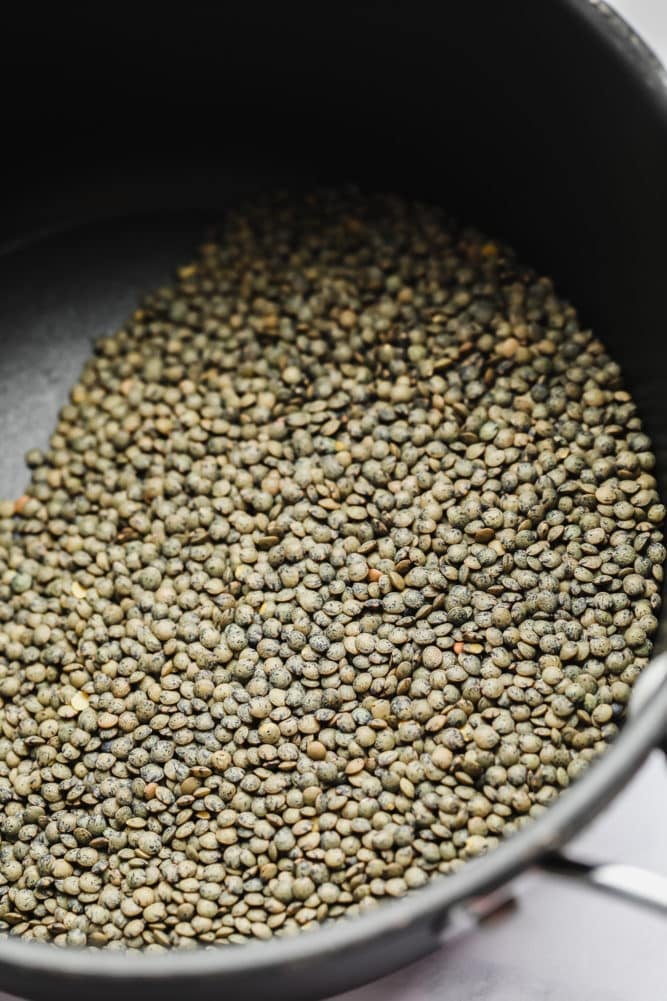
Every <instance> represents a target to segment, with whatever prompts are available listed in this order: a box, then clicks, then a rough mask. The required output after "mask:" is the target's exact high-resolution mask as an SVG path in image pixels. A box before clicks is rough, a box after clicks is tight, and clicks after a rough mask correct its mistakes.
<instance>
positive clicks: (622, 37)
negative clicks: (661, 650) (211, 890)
mask: <svg viewBox="0 0 667 1001" xmlns="http://www.w3.org/2000/svg"><path fill="white" fill-rule="evenodd" d="M561 2H562V3H563V6H565V7H568V8H570V9H571V11H572V12H573V13H574V14H575V15H576V16H578V17H579V18H580V19H581V20H582V21H585V22H587V23H588V24H589V25H590V26H591V28H592V29H593V30H594V31H595V33H596V34H597V35H598V36H600V37H601V38H602V39H603V40H604V41H605V43H606V45H607V47H608V48H610V49H613V50H614V51H615V53H616V54H617V57H618V59H619V62H620V63H621V64H622V66H624V68H625V69H626V70H627V71H628V72H629V73H631V74H632V75H633V76H634V77H635V79H637V78H639V81H640V83H641V85H642V87H643V89H644V91H645V92H646V98H647V99H648V100H652V101H656V102H658V103H659V104H660V105H661V107H662V109H664V113H665V114H667V71H666V70H665V68H664V67H663V65H662V63H661V62H660V60H659V59H658V57H657V56H656V55H655V53H654V52H653V51H652V50H651V49H650V48H649V46H648V45H646V43H645V42H644V41H643V40H642V39H641V38H640V37H639V36H638V35H637V34H636V32H635V31H634V30H633V29H632V28H631V27H630V25H628V23H627V22H626V21H625V20H624V19H623V18H622V17H621V15H620V14H618V13H617V12H616V11H615V10H613V9H611V8H610V7H608V6H607V4H606V3H604V2H603V0H561ZM666 124H667V120H666ZM662 656H663V657H665V658H667V654H663V655H662ZM655 659H657V658H655ZM655 659H654V661H652V662H651V663H654V662H655ZM649 666H650V665H649ZM666 733H667V679H666V680H665V681H664V682H663V684H662V685H661V686H660V687H659V689H658V690H657V692H656V693H655V694H654V696H653V698H652V700H651V702H650V704H649V705H648V706H646V707H645V708H644V709H642V711H641V712H640V713H639V714H638V715H637V716H635V717H633V718H631V719H629V720H628V721H627V723H626V724H625V725H624V726H623V729H622V730H621V732H620V734H619V735H618V737H617V738H616V740H615V741H614V743H613V745H612V746H611V747H610V748H609V750H608V751H605V753H604V754H603V755H602V756H601V757H600V758H599V759H598V760H596V761H595V762H594V763H593V764H592V765H591V766H590V768H589V769H588V770H587V771H586V773H585V774H584V775H583V776H582V777H581V778H580V779H577V781H576V782H575V783H574V785H573V786H571V787H570V788H568V789H567V790H566V791H565V792H563V793H562V794H561V795H559V797H558V799H557V801H556V802H555V803H554V804H553V805H552V806H550V807H549V808H548V809H547V810H546V811H545V813H544V814H543V815H542V816H541V817H539V818H538V819H536V820H534V821H533V822H532V823H530V824H529V825H528V826H527V827H526V828H524V829H522V830H521V831H519V832H517V833H516V834H515V835H513V836H512V837H511V838H509V839H508V840H507V841H505V842H503V843H501V844H500V845H498V846H497V847H496V848H494V850H493V851H492V853H491V854H490V855H488V856H484V857H480V858H478V859H475V860H473V861H471V862H468V863H466V865H465V866H464V867H463V868H462V869H461V870H460V871H458V872H456V873H453V874H452V875H449V876H446V877H442V878H436V879H435V880H434V881H433V882H431V883H429V884H427V885H426V886H424V887H423V888H420V889H419V890H417V891H414V892H412V893H410V894H408V895H407V896H406V897H404V898H402V899H400V900H394V901H391V902H386V903H382V904H381V905H380V906H379V907H378V908H377V909H376V910H373V911H371V912H369V913H368V914H364V915H361V916H359V917H355V918H352V919H348V920H345V919H341V920H339V921H337V922H334V923H332V924H331V925H324V926H321V927H319V928H316V929H313V930H310V931H305V932H302V933H300V934H297V935H295V936H294V937H285V938H280V939H273V940H271V941H268V942H250V943H247V944H244V945H227V946H224V947H222V946H220V947H217V948H214V949H210V950H206V949H197V950H193V951H192V952H180V951H178V950H176V949H174V950H171V951H169V952H167V953H161V954H159V955H158V954H141V953H124V952H111V951H105V950H99V949H92V948H90V947H83V948H80V949H79V948H73V947H70V948H63V947H62V946H56V945H52V944H44V943H36V942H27V941H25V940H22V939H19V938H12V937H9V936H8V937H6V938H2V939H0V969H2V968H4V969H5V970H8V969H12V970H13V971H14V973H16V974H17V975H20V974H21V973H22V971H25V974H26V976H35V975H39V974H47V975H48V976H49V977H51V978H52V979H53V982H54V986H55V982H56V981H57V980H59V979H61V978H62V979H68V978H72V977H74V978H77V979H78V980H79V981H80V982H81V983H83V982H84V981H87V980H90V981H91V982H94V981H95V980H98V979H100V978H105V979H108V980H112V981H116V982H118V983H119V984H121V985H122V983H124V982H129V981H131V982H133V983H134V984H135V985H137V986H140V985H141V983H142V982H145V983H158V982H173V981H174V980H175V979H179V978H184V979H185V978H188V979H189V978H194V979H197V980H199V981H201V980H203V979H220V980H224V979H225V978H229V977H231V978H234V977H237V976H238V975H239V974H247V973H250V972H251V971H252V974H253V976H261V975H262V974H263V973H264V974H270V973H272V972H275V971H276V970H277V969H279V968H280V967H285V966H291V967H299V966H300V965H302V964H303V965H305V964H307V963H308V962H309V961H312V960H313V959H316V958H318V957H321V958H324V957H326V956H328V957H330V958H335V957H336V956H340V961H341V963H344V962H345V954H346V952H347V953H349V952H350V951H351V950H359V949H360V948H362V947H363V946H364V945H365V944H367V943H369V942H371V941H373V940H377V939H379V938H380V937H382V936H389V935H391V934H392V933H398V932H400V931H402V930H406V929H407V928H408V927H410V926H413V925H417V924H430V925H431V928H432V933H433V936H434V939H435V938H436V936H437V934H438V932H439V931H440V930H441V928H442V926H443V924H444V923H445V922H446V918H447V915H448V913H449V912H450V911H451V910H452V909H453V908H456V907H457V906H460V905H463V904H465V902H466V901H469V900H470V899H472V898H475V897H477V896H480V895H483V894H486V893H488V892H491V891H493V890H494V889H496V888H497V887H499V886H501V885H502V884H503V883H506V882H507V881H508V880H510V879H512V878H513V877H514V876H516V875H517V874H518V873H519V872H520V871H522V870H524V869H526V868H528V867H529V866H531V865H533V864H535V863H536V862H538V861H539V860H540V859H541V858H543V857H544V856H545V855H547V854H548V853H549V852H551V851H554V850H555V849H557V848H559V847H560V846H561V845H563V844H564V843H565V842H567V841H568V840H569V839H570V838H571V837H572V836H573V835H574V834H575V833H577V832H578V831H579V830H580V829H581V828H583V827H584V826H585V825H586V824H587V823H589V822H590V821H591V820H592V819H593V818H594V817H595V816H596V814H598V813H599V812H600V810H601V809H602V808H603V807H604V806H605V805H606V804H607V803H608V802H609V801H610V800H611V799H612V798H613V797H614V796H615V795H616V794H617V793H618V792H620V790H621V789H622V788H623V786H624V785H625V784H626V783H627V781H628V780H629V779H630V778H631V777H632V775H633V774H634V773H635V771H636V770H637V769H638V768H639V766H640V765H641V764H642V762H643V761H644V759H645V758H646V757H647V755H648V754H649V752H650V751H651V750H652V749H653V748H654V747H655V746H656V745H657V744H658V743H659V742H660V741H661V740H662V739H663V738H664V736H665V734H666Z"/></svg>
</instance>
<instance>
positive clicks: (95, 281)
mask: <svg viewBox="0 0 667 1001" xmlns="http://www.w3.org/2000/svg"><path fill="white" fill-rule="evenodd" d="M72 7H73V8H74V10H72ZM61 8H62V5H50V6H49V8H48V9H47V10H40V11H39V12H38V14H37V15H35V16H34V17H35V19H34V22H31V21H29V20H28V17H27V16H22V15H16V14H14V15H13V19H12V20H11V21H10V22H9V23H7V22H5V24H4V26H3V27H4V33H3V41H4V43H5V44H4V48H5V54H4V57H3V66H2V73H3V75H4V77H5V80H4V87H3V98H4V99H3V102H2V107H1V109H0V125H1V127H2V134H3V139H4V143H3V146H4V156H3V163H4V167H3V172H4V175H5V176H4V180H5V184H4V185H3V193H2V195H1V196H0V199H1V201H0V250H2V256H1V258H0V275H1V279H0V280H1V281H2V285H3V291H2V295H1V296H0V338H1V340H0V416H1V417H2V422H3V423H2V426H3V450H2V460H1V462H0V477H1V482H2V488H1V492H2V493H3V494H4V495H7V494H9V493H10V491H11V490H14V489H16V490H20V487H21V485H22V484H21V473H20V472H19V470H20V468H21V459H20V457H21V455H22V453H23V451H24V450H25V449H26V448H27V447H28V446H30V445H34V444H35V443H38V444H39V442H40V439H41V440H42V441H43V440H44V439H45V437H46V434H47V433H48V428H49V427H50V426H52V425H53V423H54V420H55V415H56V412H57V408H58V405H59V403H60V402H61V401H63V400H64V399H65V394H66V390H67V386H68V384H70V383H71V382H72V381H73V380H74V379H75V377H76V374H77V371H78V369H79V366H80V364H81V361H82V360H83V358H84V357H85V355H86V353H87V351H88V350H89V341H90V339H91V338H92V337H93V336H94V335H97V334H99V333H101V332H104V331H105V330H109V329H113V328H114V326H118V325H119V324H120V323H121V322H122V320H123V317H124V315H126V314H127V313H128V312H129V311H130V309H131V308H132V306H133V304H134V302H135V300H136V296H137V295H138V294H139V292H140V291H141V290H147V289H150V288H151V287H152V286H153V285H155V283H156V282H158V281H160V280H162V279H163V278H166V277H167V276H168V274H169V271H170V269H171V268H172V267H173V266H174V265H175V264H177V263H180V262H182V261H184V260H187V259H188V256H189V254H190V252H191V249H192V248H193V247H194V245H195V243H196V242H197V240H199V239H200V238H201V237H202V236H204V235H205V228H206V223H209V222H216V221H218V220H219V219H221V218H222V217H223V216H224V208H225V206H226V205H227V204H229V203H230V202H232V201H236V200H237V199H238V198H239V196H240V195H242V194H247V193H249V192H252V191H253V190H255V189H258V188H266V187H274V186H276V185H277V184H279V185H282V186H288V187H289V186H296V187H303V186H309V185H312V184H314V183H341V182H355V183H358V184H360V185H361V186H362V187H368V188H375V189H378V188H379V189H384V190H394V191H399V192H404V193H406V194H409V195H412V196H418V197H421V198H425V199H430V200H433V201H437V202H441V203H443V204H445V205H446V206H447V207H448V208H449V209H451V210H452V211H453V212H454V213H456V214H457V215H458V216H459V217H460V218H462V219H465V220H466V221H469V222H471V223H474V224H477V225H479V226H481V227H482V228H484V229H485V230H486V231H487V232H490V233H492V234H493V235H497V236H500V237H504V238H506V239H508V240H509V241H511V242H512V243H513V244H514V245H515V246H517V247H518V248H519V249H520V251H521V252H522V254H523V256H524V259H525V260H526V261H528V262H530V263H531V264H535V265H536V266H538V267H539V268H541V269H543V270H544V271H545V272H546V273H550V274H553V275H555V276H556V278H557V280H558V284H559V288H560V289H561V290H562V291H564V292H565V293H567V294H568V295H569V296H570V297H571V299H572V300H573V301H574V302H575V303H576V304H577V306H578V307H579V308H580V311H581V313H582V315H583V317H584V318H585V319H586V320H587V321H588V322H590V323H591V324H593V325H594V326H595V329H596V332H597V333H598V334H599V335H600V336H602V337H603V338H604V339H605V341H606V342H607V343H608V344H609V345H610V347H611V348H612V350H613V353H614V354H615V356H616V358H617V359H618V360H619V361H620V362H621V364H622V367H623V370H624V372H625V375H626V377H627V383H628V385H629V387H630V389H631V391H632V392H633V393H634V396H635V398H636V399H637V401H638V402H639V404H640V408H641V413H642V416H643V418H644V421H645V425H646V428H647V430H648V431H649V433H650V434H651V435H652V438H653V442H654V445H655V447H656V451H657V455H658V475H659V478H660V484H661V489H662V496H663V498H664V497H665V496H667V451H666V450H667V393H665V392H664V390H663V385H662V372H663V371H664V370H665V360H666V355H667V348H666V340H665V331H666V330H667V298H666V297H665V291H664V273H665V264H666V263H667V247H666V246H665V240H666V237H665V234H667V183H666V181H665V178H667V87H666V83H665V76H664V73H663V70H662V68H661V67H660V65H659V64H658V62H657V61H656V59H655V58H654V56H653V55H652V54H651V53H650V52H649V51H648V50H647V49H646V47H645V46H644V45H643V44H642V42H641V41H640V40H639V39H638V38H637V37H636V36H635V35H634V34H633V33H632V32H631V31H630V30H629V29H628V27H627V26H626V25H625V24H624V23H623V22H622V21H621V20H620V19H619V18H618V17H617V16H616V15H615V14H613V13H612V12H610V11H609V10H608V9H607V8H606V7H605V6H604V5H603V4H601V3H595V4H593V3H589V2H586V0H542V2H541V3H535V2H532V3H531V2H528V0H525V2H521V0H506V2H505V3H502V4H501V3H498V2H497V0H466V3H463V4H455V5H450V4H446V3H440V4H438V5H436V6H434V7H433V8H431V7H430V6H429V7H426V6H422V5H421V4H420V3H415V2H411V3H406V2H394V3H391V4H387V3H384V4H378V5H377V6H376V5H374V4H369V3H363V2H357V3H354V4H352V3H346V2H338V3H337V4H336V5H335V6H334V5H329V4H310V5H301V4H295V3H292V4H262V3H253V2H248V3H246V4H245V5H241V7H240V8H239V9H233V10H228V9H227V5H225V4H224V3H212V4H202V3H190V4H188V5H187V6H186V7H185V8H184V9H183V10H178V12H172V11H171V10H170V9H167V8H166V5H159V6H158V5H155V6H154V7H153V5H143V6H138V5H135V6H134V7H132V8H128V9H127V10H126V11H123V9H122V8H121V7H119V5H114V6H113V8H110V9H109V11H108V12H107V10H106V9H103V8H98V7H97V5H86V6H84V5H71V7H70V9H69V13H68V12H65V13H63V12H62V9H61ZM151 8H152V9H151ZM31 15H32V11H31ZM665 635H666V632H665V628H664V620H663V625H662V626H661V632H660V635H659V637H658V642H657V645H656V660H655V661H654V662H653V664H652V665H651V666H650V667H649V669H647V671H646V672H644V675H643V676H642V682H641V683H640V685H639V686H638V688H637V690H636V697H635V698H634V702H633V706H632V708H633V709H634V710H635V711H634V712H631V714H630V718H629V720H628V722H627V724H626V725H625V726H624V728H623V730H622V732H621V734H620V736H619V737H618V739H617V740H616V741H615V743H614V745H613V746H612V747H611V748H610V750H609V751H608V752H607V753H606V754H605V755H604V756H603V757H602V758H601V759H600V760H599V762H598V763H597V764H595V765H593V766H592V767H591V768H590V770H589V771H588V773H587V774H586V775H584V777H583V778H582V779H581V780H579V781H578V782H577V783H575V785H574V786H573V787H572V788H571V789H569V790H568V791H566V792H565V793H564V794H563V795H562V796H561V797H560V798H559V800H558V801H557V802H556V803H555V805H554V806H553V807H550V809H549V810H548V811H547V812H546V814H545V815H544V816H543V817H541V818H540V819H539V820H538V821H536V822H535V823H533V824H532V825H530V826H529V827H527V828H526V829H525V830H523V831H521V832H520V833H519V834H517V835H515V836H514V837H512V838H511V839H509V840H508V841H507V842H506V843H504V844H502V845H501V846H500V847H499V848H497V849H496V850H495V851H494V852H493V853H491V854H490V855H488V856H487V857H485V858H482V859H479V860H476V861H474V862H471V863H469V864H468V865H466V866H465V867H464V869H463V870H462V871H460V872H459V873H457V874H455V875H452V876H449V877H447V878H443V879H440V880H437V881H435V882H433V883H431V884H430V885H428V886H427V887H425V888H424V889H421V890H419V891H417V892H415V893H413V894H411V895H409V896H408V897H407V898H405V899H403V900H400V901H396V902H392V903H390V904H386V905H383V906H381V907H379V908H378V909H377V910H376V912H375V913H373V914H368V915H367V916H364V917H362V918H358V919H355V920H350V921H347V922H340V923H338V924H334V925H332V926H329V927H323V928H322V929H320V930H317V931H314V932H308V933H304V934H303V935H301V936H299V937H295V938H291V939H283V940H279V941H272V942H268V943H256V944H250V945H247V946H241V947H225V948H221V949H219V950H211V951H198V952H196V953H187V954H184V953H180V954H179V953H172V954H168V955H164V956H163V955H160V956H157V955H146V956H124V955H121V954H115V953H113V952H99V951H93V950H86V949H83V950H75V949H59V948H56V947H51V946H43V945H42V946H40V945H35V944H31V943H26V942H23V941H21V940H12V939H4V940H2V941H0V988H2V989H5V990H7V991H10V992H12V993H14V994H18V995H21V996H22V997H26V998H35V999H42V998H43V999H47V998H48V999H49V1001H58V999H61V998H62V999H67V1001H72V999H75V998H82V999H83V998H89V997H94V998H96V999H97V1001H106V999H109V1001H111V999H113V1001H117V999H118V997H119V996H122V994H123V992H125V993H126V994H128V993H131V992H136V993H137V995H139V996H141V997H143V998H145V999H147V1001H148V999H158V998H159V999H161V1001H168V999H171V998H173V999H179V1001H180V999H182V998H183V997H184V996H187V992H193V993H195V994H196V995H197V996H198V997H199V998H201V999H208V998H214V997H219V996H220V997H222V996H225V994H228V993H230V992H233V996H235V997H238V998H243V999H254V998H257V999H259V998H264V997H271V998H272V999H273V1001H279V999H282V998H290V999H292V1001H300V999H309V998H317V997H322V996H325V995H332V994H335V993H337V992H338V991H342V990H344V989H345V988H349V987H352V986H354V985H358V984H361V983H364V982H366V981H369V980H371V979H373V978H376V977H378V976H380V975H382V974H385V973H388V972H389V971H391V970H394V969H396V968H397V967H399V966H401V965H402V964H405V963H408V962H410V961H411V960H414V959H416V958H417V957H419V956H421V955H423V954H425V953H427V952H428V951H429V950H431V949H433V948H435V947H436V946H437V945H438V943H439V942H440V941H441V938H442V935H443V933H446V929H447V928H448V927H451V926H452V922H453V921H454V920H455V918H456V917H457V916H460V915H461V913H464V912H465V911H466V909H474V908H475V907H479V906H480V902H481V904H482V906H483V901H484V900H485V899H486V897H487V895H488V894H490V893H491V891H493V890H494V889H496V888H498V887H500V886H501V885H502V884H504V883H506V882H507V881H508V880H510V879H511V878H512V877H513V876H514V875H515V874H517V873H519V872H520V871H521V870H523V869H525V868H526V867H528V866H530V865H533V864H537V863H541V864H548V865H551V866H552V867H554V868H559V869H561V870H565V871H568V872H570V873H574V874H576V875H578V876H580V877H583V878H585V879H587V880H588V881H590V882H593V883H598V884H600V885H604V886H606V887H607V888H608V889H614V890H615V891H616V892H623V893H625V894H626V895H631V896H634V897H635V898H641V899H643V900H644V901H645V902H647V903H649V904H652V905H653V906H656V907H662V908H663V909H665V908H667V889H666V887H665V884H664V882H663V883H661V882H660V880H659V878H658V877H655V878H653V879H646V878H645V879H643V880H642V879H640V878H639V874H636V873H632V872H631V871H628V870H627V869H625V868H624V867H614V866H611V867H604V866H603V867H596V866H589V865H583V864H576V863H574V862H571V861H568V860H567V859H566V858H565V857H564V856H562V855H559V854H558V852H559V850H560V848H561V847H562V846H563V845H564V844H565V843H566V842H567V841H568V839H569V838H571V837H572V835H573V834H574V833H575V832H577V831H578V830H580V829H581V828H582V827H583V826H584V825H586V824H587V823H588V822H589V821H590V820H591V818H592V817H593V816H594V815H595V814H596V813H597V812H598V811H599V810H600V809H601V808H603V807H604V806H605V804H606V803H608V802H609V800H610V799H611V798H612V797H613V796H614V795H615V794H616V793H617V792H618V791H619V790H620V789H621V788H622V787H623V785H624V784H625V783H626V782H627V781H628V780H629V779H630V777H631V776H632V774H633V773H634V772H635V770H636V769H637V768H638V766H639V765H640V764H641V762H642V761H643V759H644V758H645V756H646V755H647V754H648V752H649V751H650V750H651V748H652V747H654V746H655V745H657V744H659V743H660V742H661V741H663V740H664V735H665V733H666V732H667V682H666V681H665V663H667V661H666V660H663V659H662V658H661V656H660V652H661V651H662V650H663V648H664V646H665Z"/></svg>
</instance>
